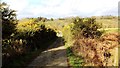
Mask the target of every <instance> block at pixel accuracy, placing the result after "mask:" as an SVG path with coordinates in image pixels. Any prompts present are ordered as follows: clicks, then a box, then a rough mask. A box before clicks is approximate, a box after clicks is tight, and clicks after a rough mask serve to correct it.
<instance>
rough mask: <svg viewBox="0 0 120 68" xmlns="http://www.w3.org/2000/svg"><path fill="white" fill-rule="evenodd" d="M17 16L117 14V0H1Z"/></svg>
mask: <svg viewBox="0 0 120 68" xmlns="http://www.w3.org/2000/svg"><path fill="white" fill-rule="evenodd" d="M3 1H5V2H7V3H8V4H10V6H11V7H10V8H12V9H15V10H17V11H18V13H17V14H18V18H22V17H28V16H30V17H38V16H44V17H47V18H51V17H53V18H59V17H67V16H93V15H107V14H110V15H117V13H118V12H117V11H118V10H117V8H118V0H3Z"/></svg>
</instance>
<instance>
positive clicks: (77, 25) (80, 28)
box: [72, 17, 102, 38]
mask: <svg viewBox="0 0 120 68" xmlns="http://www.w3.org/2000/svg"><path fill="white" fill-rule="evenodd" d="M73 23H74V27H73V28H72V33H73V35H74V36H75V38H78V37H79V38H80V37H85V38H88V37H89V38H96V37H99V36H100V35H101V34H102V33H101V32H100V31H98V29H99V28H100V25H97V24H96V23H95V19H94V18H78V17H77V18H76V19H74V21H73Z"/></svg>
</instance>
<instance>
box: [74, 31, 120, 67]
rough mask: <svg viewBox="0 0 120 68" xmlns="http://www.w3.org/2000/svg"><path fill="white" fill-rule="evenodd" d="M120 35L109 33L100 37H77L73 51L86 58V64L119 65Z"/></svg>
mask: <svg viewBox="0 0 120 68" xmlns="http://www.w3.org/2000/svg"><path fill="white" fill-rule="evenodd" d="M118 37H120V36H119V35H118V33H109V34H106V35H103V36H102V37H101V38H99V39H89V38H85V39H76V41H75V42H74V46H73V47H72V51H73V52H74V54H75V55H77V56H83V57H84V58H85V59H84V60H85V62H86V64H85V65H84V66H118V62H117V60H118V59H117V58H118V56H115V55H116V54H118V52H117V48H118ZM115 52H116V53H115Z"/></svg>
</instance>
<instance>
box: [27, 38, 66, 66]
mask: <svg viewBox="0 0 120 68" xmlns="http://www.w3.org/2000/svg"><path fill="white" fill-rule="evenodd" d="M55 66H56V67H55ZM61 66H62V67H67V66H68V64H67V55H66V48H65V46H64V43H63V40H62V38H58V39H57V40H56V41H55V42H54V43H53V44H52V45H51V46H50V47H49V48H48V49H47V50H45V51H43V52H42V53H41V54H40V55H39V56H38V57H37V58H36V59H35V60H34V61H33V62H31V63H30V64H29V65H28V67H27V68H40V67H42V68H46V67H51V68H53V67H55V68H58V67H61Z"/></svg>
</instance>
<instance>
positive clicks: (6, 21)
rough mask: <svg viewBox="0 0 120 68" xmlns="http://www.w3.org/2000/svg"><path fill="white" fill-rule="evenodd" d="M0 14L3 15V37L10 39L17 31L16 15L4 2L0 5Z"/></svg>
mask: <svg viewBox="0 0 120 68" xmlns="http://www.w3.org/2000/svg"><path fill="white" fill-rule="evenodd" d="M0 12H1V14H2V35H3V36H2V37H3V38H8V37H10V35H11V34H12V33H13V32H14V31H15V21H16V13H15V10H12V9H9V7H8V5H7V4H6V3H4V2H3V3H0Z"/></svg>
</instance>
